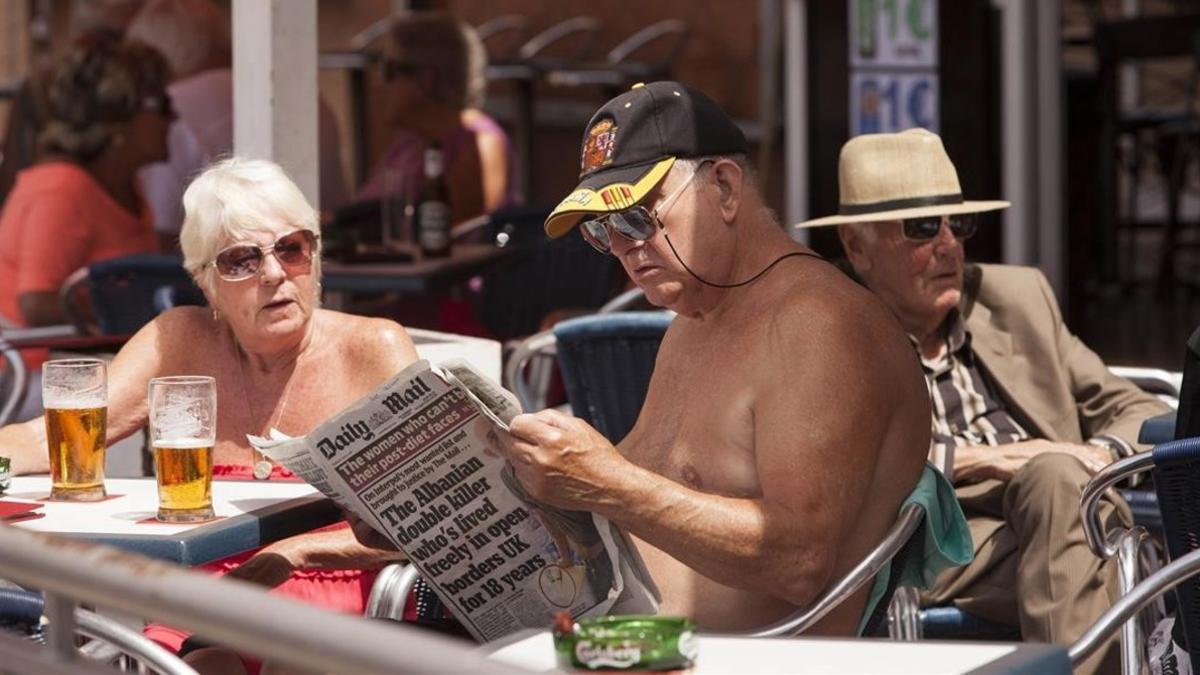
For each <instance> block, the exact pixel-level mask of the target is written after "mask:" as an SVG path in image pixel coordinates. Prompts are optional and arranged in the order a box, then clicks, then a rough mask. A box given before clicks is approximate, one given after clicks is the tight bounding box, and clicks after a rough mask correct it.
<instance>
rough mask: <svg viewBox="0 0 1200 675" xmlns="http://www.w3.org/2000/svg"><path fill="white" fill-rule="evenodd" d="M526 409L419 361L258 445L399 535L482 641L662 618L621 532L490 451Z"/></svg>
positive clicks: (474, 375)
mask: <svg viewBox="0 0 1200 675" xmlns="http://www.w3.org/2000/svg"><path fill="white" fill-rule="evenodd" d="M519 412H520V406H519V404H518V403H517V400H516V398H515V397H514V396H513V395H512V394H511V393H509V392H507V391H505V390H504V389H503V388H501V387H500V386H499V385H497V384H496V383H494V382H492V381H491V380H489V379H488V378H487V377H486V376H484V375H482V374H481V373H479V372H478V371H477V370H475V369H474V368H473V367H472V366H471V365H470V364H469V363H467V362H466V361H462V360H452V361H447V362H444V363H443V364H442V365H441V366H440V367H435V366H431V365H430V364H429V362H428V361H418V362H416V363H414V364H413V365H411V366H409V367H408V368H406V369H405V370H404V371H402V372H401V373H400V374H398V375H396V376H395V377H394V378H392V379H391V380H390V381H389V382H387V383H386V384H384V385H383V386H381V387H379V388H378V389H377V390H375V391H374V392H372V393H371V394H370V395H368V396H366V397H365V398H363V399H362V400H360V401H358V402H357V403H355V404H354V405H352V406H350V407H349V408H347V409H346V410H344V411H342V412H341V413H340V414H338V415H337V416H336V417H334V418H333V419H331V420H328V421H327V422H325V423H324V424H322V425H321V426H319V427H317V428H316V429H315V430H313V432H312V433H310V434H308V435H307V436H305V437H302V438H272V439H270V440H268V439H264V438H259V437H255V436H251V437H250V442H251V443H252V444H253V445H254V446H255V447H256V448H258V449H259V451H260V452H262V453H263V454H265V455H266V456H267V457H269V458H271V459H272V460H274V461H276V462H278V463H280V464H283V465H284V466H286V467H287V468H288V469H290V470H291V471H292V472H294V473H295V474H297V475H298V476H300V477H301V478H303V479H304V480H306V481H308V482H309V483H311V484H312V485H313V486H314V487H315V488H317V489H318V490H320V491H321V492H322V493H324V494H325V495H327V496H328V497H330V498H332V499H333V500H335V501H336V502H337V503H338V504H340V505H341V506H342V507H343V508H345V509H347V510H349V511H352V512H353V513H355V514H356V515H358V517H360V518H362V519H363V520H364V521H366V522H367V523H370V524H371V525H372V526H373V527H374V528H375V529H376V530H378V531H379V532H381V533H382V534H384V535H386V536H387V537H388V539H390V540H391V541H392V543H394V544H395V545H396V546H397V547H398V548H399V549H400V550H401V551H403V552H404V553H405V554H406V555H407V556H408V559H409V561H410V562H411V563H412V564H414V565H416V567H417V569H418V570H419V571H420V572H421V575H422V577H424V579H425V580H426V582H427V583H428V584H429V585H430V586H431V587H432V588H433V589H434V591H435V592H436V593H437V594H438V596H439V597H440V598H441V599H442V601H443V602H444V603H445V604H446V605H447V606H448V607H449V608H450V609H451V611H452V612H453V613H454V615H455V617H457V618H458V619H459V621H461V622H462V624H463V625H464V626H465V627H466V628H467V630H468V631H469V632H470V633H471V634H472V635H473V636H474V637H475V639H477V640H479V641H490V640H494V639H496V638H499V637H502V636H504V635H508V634H510V633H514V632H516V631H519V630H523V629H527V628H545V627H547V626H549V625H551V618H552V616H553V614H555V613H557V612H559V611H568V612H570V613H571V615H572V616H574V617H577V618H578V617H583V616H593V615H602V614H652V613H654V612H655V611H656V610H657V607H658V601H659V594H658V589H657V588H656V587H655V585H654V582H653V580H652V579H651V577H650V575H649V573H648V572H647V570H646V568H645V565H644V564H643V562H642V560H641V557H640V556H639V555H638V553H637V549H636V548H635V547H634V546H633V545H632V543H631V542H630V541H629V539H628V538H627V536H626V535H625V534H624V533H623V532H622V531H621V530H620V529H618V528H617V527H616V526H614V525H612V524H611V523H609V522H608V520H607V519H605V518H604V517H602V516H599V515H596V514H592V513H587V512H583V511H564V510H561V509H557V508H554V507H551V506H548V505H546V504H541V503H538V502H537V501H535V500H533V499H531V498H530V497H529V495H528V494H527V493H525V491H524V490H523V489H522V486H521V484H520V483H519V482H518V481H517V479H516V477H515V475H514V474H513V473H512V467H510V466H509V465H508V464H507V462H505V461H504V460H503V459H502V458H500V457H496V456H495V455H494V454H492V453H491V452H490V451H489V449H488V448H489V444H488V442H487V436H488V434H489V433H494V431H493V428H494V427H498V428H501V429H504V430H507V429H508V422H509V421H510V420H512V418H513V417H514V416H515V415H517V414H518V413H519Z"/></svg>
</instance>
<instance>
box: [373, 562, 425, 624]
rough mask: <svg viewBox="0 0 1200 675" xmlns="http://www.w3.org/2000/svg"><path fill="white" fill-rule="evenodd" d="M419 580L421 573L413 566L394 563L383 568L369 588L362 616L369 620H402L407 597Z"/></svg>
mask: <svg viewBox="0 0 1200 675" xmlns="http://www.w3.org/2000/svg"><path fill="white" fill-rule="evenodd" d="M420 578H421V573H420V572H418V571H417V568H416V567H414V566H413V565H406V564H404V563H395V564H392V565H388V566H387V567H384V568H383V569H382V570H380V571H379V576H377V577H376V578H375V583H374V585H372V586H371V595H370V596H369V597H368V598H367V609H366V611H365V612H364V615H365V616H366V617H367V618H369V619H394V620H396V621H400V620H402V619H403V618H404V606H405V605H406V604H407V603H408V596H409V595H411V594H412V589H413V586H415V585H416V583H417V579H420Z"/></svg>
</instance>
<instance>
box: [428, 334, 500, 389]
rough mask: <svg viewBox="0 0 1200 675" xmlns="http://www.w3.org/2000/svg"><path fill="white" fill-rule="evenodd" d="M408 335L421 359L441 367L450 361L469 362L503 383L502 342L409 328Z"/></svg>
mask: <svg viewBox="0 0 1200 675" xmlns="http://www.w3.org/2000/svg"><path fill="white" fill-rule="evenodd" d="M407 330H408V335H409V337H411V338H412V341H413V345H414V346H415V347H416V348H417V356H420V357H421V358H423V359H425V360H427V361H429V362H430V363H432V364H434V365H437V364H439V363H441V362H442V361H445V360H446V359H450V358H460V359H464V360H466V361H469V362H470V363H471V365H473V366H475V367H476V368H478V369H479V372H481V373H483V374H484V375H487V376H488V377H490V378H492V379H493V380H495V381H496V382H500V343H499V342H497V341H495V340H488V339H486V338H477V337H471V336H469V335H457V334H455V333H441V332H438V331H435V330H425V329H423V328H409V329H407Z"/></svg>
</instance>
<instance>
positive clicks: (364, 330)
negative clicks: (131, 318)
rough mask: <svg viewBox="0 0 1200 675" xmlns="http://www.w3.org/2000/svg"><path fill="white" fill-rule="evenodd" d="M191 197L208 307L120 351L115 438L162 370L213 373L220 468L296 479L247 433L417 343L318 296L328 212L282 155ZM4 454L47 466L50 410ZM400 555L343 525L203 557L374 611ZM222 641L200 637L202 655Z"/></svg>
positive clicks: (217, 177) (17, 468) (378, 380)
mask: <svg viewBox="0 0 1200 675" xmlns="http://www.w3.org/2000/svg"><path fill="white" fill-rule="evenodd" d="M183 202H184V212H185V220H184V225H183V230H182V232H181V237H180V240H181V243H182V246H183V255H184V265H185V266H186V267H187V269H188V270H189V271H190V272H191V274H192V275H193V277H194V278H195V280H196V283H197V285H198V286H199V287H200V289H201V290H202V291H203V292H204V295H205V297H206V298H207V299H208V302H209V307H180V308H176V309H172V310H170V311H168V312H165V313H163V314H162V315H160V316H159V317H157V318H156V319H154V320H153V321H151V322H150V323H149V324H147V325H146V326H145V327H144V328H142V329H141V330H140V331H138V333H137V334H135V335H134V336H133V338H131V339H130V341H129V342H128V343H126V345H125V346H124V347H123V348H122V349H121V351H120V352H119V353H118V354H117V356H116V358H115V359H114V360H113V362H112V364H111V365H110V367H109V371H108V427H107V433H108V442H109V444H110V445H111V444H112V443H114V442H116V441H118V440H120V439H122V438H124V437H126V436H128V435H130V434H133V433H135V432H137V431H138V430H139V429H141V428H142V427H144V426H145V425H146V423H147V407H146V406H147V403H146V388H147V384H148V382H149V380H150V379H151V378H154V377H162V376H170V375H208V376H212V377H214V378H215V379H216V383H217V438H216V445H215V448H214V465H213V475H214V476H215V477H216V478H218V479H221V478H236V479H249V478H251V477H258V478H263V477H265V478H268V479H271V480H278V479H292V478H293V476H292V475H291V474H290V472H287V471H286V470H285V469H283V467H280V466H272V465H270V464H269V463H267V465H266V468H267V469H269V475H266V474H264V473H259V472H256V469H262V468H263V462H264V461H265V460H264V458H263V457H262V456H261V455H258V454H257V453H256V452H255V451H254V450H253V449H252V448H251V447H250V445H249V443H248V442H247V440H246V436H247V434H254V435H258V436H267V435H268V432H269V431H270V430H271V429H278V430H280V431H281V432H283V433H285V434H287V435H290V436H300V435H303V434H306V433H308V432H309V431H311V430H312V429H314V428H315V427H316V426H317V425H319V424H320V423H321V422H323V421H325V420H326V419H328V418H330V417H332V416H333V415H335V414H337V413H339V412H341V411H342V410H343V409H344V408H345V407H347V406H348V405H350V404H351V403H354V402H355V401H357V400H358V399H360V398H361V397H363V396H365V395H366V394H368V393H369V392H371V391H373V390H374V389H375V388H376V387H378V386H379V385H380V384H382V383H383V382H385V381H386V380H387V379H389V378H390V377H392V376H393V375H395V374H396V373H398V372H399V371H400V370H402V369H403V368H404V367H406V366H408V365H409V364H411V363H413V362H414V361H415V360H416V358H417V356H416V351H415V349H414V347H413V344H412V341H411V339H410V338H409V337H408V334H407V333H406V332H405V330H404V329H403V328H402V327H400V326H399V325H397V324H395V323H393V322H391V321H387V320H382V319H368V318H364V317H357V316H351V315H346V314H340V313H338V312H332V311H327V310H323V309H319V308H318V304H319V298H320V277H321V267H320V236H319V224H318V218H317V213H316V211H315V210H314V209H313V208H312V207H311V206H310V205H309V204H308V203H307V202H306V201H305V199H304V196H303V195H302V194H301V193H300V190H299V188H297V187H296V185H295V184H294V183H293V182H292V181H291V180H290V179H289V178H288V177H287V175H286V174H284V172H283V170H282V169H280V168H279V166H278V165H276V164H273V163H271V162H268V161H265V160H245V159H236V158H234V159H228V160H225V161H222V162H219V163H217V164H215V165H213V166H212V167H211V168H209V169H208V170H207V171H205V172H204V173H203V174H201V175H200V176H199V177H198V178H197V179H196V180H195V181H193V182H192V184H191V185H190V186H189V187H188V190H187V192H185V194H184V198H183ZM0 455H4V456H8V457H11V458H12V470H13V472H14V474H26V473H35V472H45V471H47V470H48V469H49V463H48V456H47V448H46V439H45V427H44V424H43V422H42V420H41V419H40V418H39V419H35V420H32V421H30V422H27V423H23V424H14V425H9V426H7V427H4V428H3V429H0ZM396 559H398V554H397V553H395V552H394V551H377V550H373V549H370V548H365V547H364V546H362V545H361V544H359V543H358V542H357V541H356V540H355V538H354V536H353V534H351V532H350V531H349V530H348V529H346V528H345V527H344V525H337V526H333V527H332V528H325V529H324V530H318V531H315V532H311V533H307V534H302V535H298V536H295V537H291V538H288V539H283V540H280V541H278V542H275V543H273V544H270V545H268V546H266V547H264V548H262V549H261V550H258V551H249V552H246V553H243V554H239V555H237V556H233V557H231V558H228V559H225V560H221V561H217V562H214V563H210V564H208V565H205V566H204V568H205V569H208V570H211V571H214V572H217V573H230V574H232V575H233V576H234V577H236V578H240V579H245V580H249V581H254V582H258V583H261V584H264V585H267V586H272V587H276V591H274V592H277V593H279V594H282V595H288V596H292V597H297V598H300V599H304V600H307V601H310V602H313V603H315V604H319V605H322V606H325V607H328V608H331V609H336V610H340V611H345V612H351V613H362V611H363V610H364V608H365V605H366V599H367V597H368V595H369V593H370V589H371V584H372V582H373V581H374V572H373V571H372V572H369V573H365V572H363V571H362V570H376V569H378V568H380V567H382V566H383V565H385V564H388V563H390V562H393V561H395V560H396ZM146 632H147V634H148V636H149V637H151V638H152V639H154V640H156V641H158V642H160V643H162V644H164V645H165V646H167V647H169V648H171V649H174V650H178V649H180V647H181V645H182V644H183V642H184V639H185V637H186V636H185V634H183V633H182V632H180V631H177V630H174V629H171V628H168V627H166V626H160V625H154V626H150V627H148V628H147V631H146ZM193 644H195V643H193ZM213 653H214V652H212V651H210V650H209V649H207V648H203V649H198V650H197V656H194V657H192V659H193V660H199V661H203V660H204V659H205V658H206V657H205V654H213Z"/></svg>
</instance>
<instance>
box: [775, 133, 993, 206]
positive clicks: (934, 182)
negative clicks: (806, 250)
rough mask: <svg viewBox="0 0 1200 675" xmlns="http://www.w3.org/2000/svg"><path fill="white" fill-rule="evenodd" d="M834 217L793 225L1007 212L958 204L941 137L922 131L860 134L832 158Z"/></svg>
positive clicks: (959, 197) (958, 190) (954, 179)
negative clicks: (834, 163) (835, 175)
mask: <svg viewBox="0 0 1200 675" xmlns="http://www.w3.org/2000/svg"><path fill="white" fill-rule="evenodd" d="M838 202H839V203H840V206H839V208H838V215H836V216H826V217H824V218H816V219H813V220H806V221H804V222H803V223H798V224H796V225H795V227H797V228H800V227H817V226H820V225H840V224H841V223H868V222H874V221H880V220H900V219H903V218H923V217H927V216H953V215H955V214H959V213H981V212H983V211H995V210H997V209H1004V208H1008V206H1009V203H1008V202H1005V201H985V202H969V201H964V200H963V196H962V188H961V187H959V184H958V172H957V171H955V170H954V164H952V163H951V162H950V157H949V156H948V155H947V154H946V149H945V148H944V147H942V139H941V138H940V137H939V136H938V135H937V134H935V133H932V132H930V131H926V130H925V129H909V130H907V131H902V132H900V133H897V134H865V135H862V136H856V137H854V138H852V139H850V140H849V141H847V142H846V144H845V145H843V146H842V153H841V155H840V157H839V158H838Z"/></svg>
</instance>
